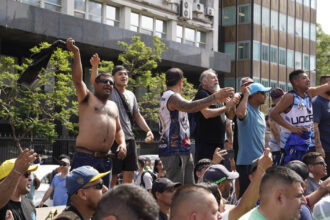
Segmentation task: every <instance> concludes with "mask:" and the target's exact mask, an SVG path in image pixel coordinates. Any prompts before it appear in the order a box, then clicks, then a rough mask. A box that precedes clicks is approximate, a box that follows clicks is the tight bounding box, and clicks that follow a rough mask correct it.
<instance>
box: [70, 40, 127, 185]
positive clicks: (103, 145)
mask: <svg viewBox="0 0 330 220" xmlns="http://www.w3.org/2000/svg"><path fill="white" fill-rule="evenodd" d="M66 42H67V48H68V49H69V50H70V51H72V52H73V54H74V58H73V65H72V80H73V83H74V85H75V87H76V90H77V97H78V109H79V134H78V136H77V139H76V152H75V153H74V155H73V161H72V167H71V169H74V168H77V167H80V166H83V165H90V166H92V167H94V168H95V169H97V170H98V171H99V172H100V173H104V172H107V171H109V170H111V159H110V158H109V154H108V152H109V151H110V147H111V146H112V144H113V142H114V140H116V142H117V143H118V145H119V146H118V149H117V153H118V155H117V156H118V158H125V156H126V144H125V137H124V133H123V131H122V129H121V126H120V122H119V117H118V109H117V106H116V104H115V103H114V102H112V101H109V100H108V98H109V96H110V94H111V92H112V89H113V79H112V77H111V75H110V74H100V75H99V76H98V77H96V78H95V82H96V83H95V86H94V90H95V92H94V94H93V93H91V91H89V90H88V89H87V87H86V84H85V83H84V82H83V79H82V72H83V71H82V65H81V59H80V52H79V48H78V47H77V46H75V45H74V42H75V41H74V40H73V39H72V38H68V39H67V41H66ZM103 181H104V185H105V186H107V187H109V176H107V177H103Z"/></svg>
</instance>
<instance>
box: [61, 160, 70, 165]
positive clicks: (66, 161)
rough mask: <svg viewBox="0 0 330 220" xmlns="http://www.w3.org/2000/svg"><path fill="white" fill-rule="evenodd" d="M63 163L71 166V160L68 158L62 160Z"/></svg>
mask: <svg viewBox="0 0 330 220" xmlns="http://www.w3.org/2000/svg"><path fill="white" fill-rule="evenodd" d="M61 161H62V162H64V163H66V164H68V165H70V160H69V159H68V158H62V159H61Z"/></svg>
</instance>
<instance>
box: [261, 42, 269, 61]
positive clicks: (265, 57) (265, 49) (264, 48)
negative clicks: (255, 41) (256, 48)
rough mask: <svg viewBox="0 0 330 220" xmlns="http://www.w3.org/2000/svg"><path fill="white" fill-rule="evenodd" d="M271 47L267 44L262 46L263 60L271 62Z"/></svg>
mask: <svg viewBox="0 0 330 220" xmlns="http://www.w3.org/2000/svg"><path fill="white" fill-rule="evenodd" d="M268 48H269V46H268V45H267V44H262V60H263V61H269V51H268Z"/></svg>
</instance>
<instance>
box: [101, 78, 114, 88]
mask: <svg viewBox="0 0 330 220" xmlns="http://www.w3.org/2000/svg"><path fill="white" fill-rule="evenodd" d="M98 82H101V83H103V84H107V83H109V84H110V85H111V86H113V85H114V82H113V80H111V79H100V80H99V81H98Z"/></svg>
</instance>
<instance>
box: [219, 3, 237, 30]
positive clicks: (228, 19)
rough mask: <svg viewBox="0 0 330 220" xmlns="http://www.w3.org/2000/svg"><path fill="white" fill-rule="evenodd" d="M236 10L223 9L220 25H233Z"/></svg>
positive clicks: (230, 8) (231, 8) (232, 8)
mask: <svg viewBox="0 0 330 220" xmlns="http://www.w3.org/2000/svg"><path fill="white" fill-rule="evenodd" d="M235 15H236V9H235V8H234V7H229V8H224V9H223V18H222V25H223V26H229V25H234V24H235V22H236V21H235Z"/></svg>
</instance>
